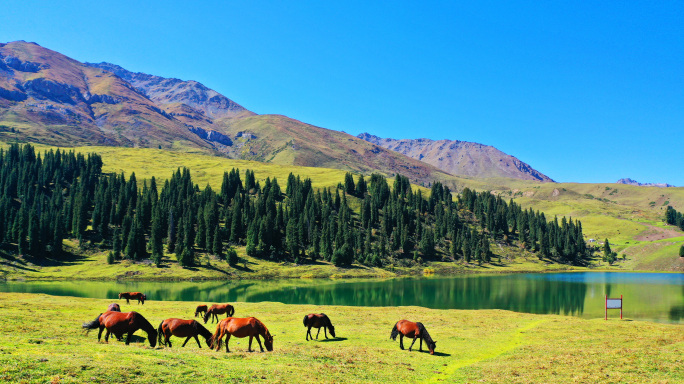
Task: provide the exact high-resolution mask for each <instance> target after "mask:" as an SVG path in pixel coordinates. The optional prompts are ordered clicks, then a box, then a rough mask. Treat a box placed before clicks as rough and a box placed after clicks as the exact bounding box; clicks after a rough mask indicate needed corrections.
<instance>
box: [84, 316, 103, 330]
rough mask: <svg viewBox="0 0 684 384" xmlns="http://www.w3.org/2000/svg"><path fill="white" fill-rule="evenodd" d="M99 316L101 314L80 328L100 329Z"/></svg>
mask: <svg viewBox="0 0 684 384" xmlns="http://www.w3.org/2000/svg"><path fill="white" fill-rule="evenodd" d="M100 316H102V314H101V313H100V314H99V315H97V317H96V318H95V320H93V321H89V322H87V323H83V325H82V327H83V328H85V329H96V328H99V327H100Z"/></svg>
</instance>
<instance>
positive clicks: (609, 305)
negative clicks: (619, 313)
mask: <svg viewBox="0 0 684 384" xmlns="http://www.w3.org/2000/svg"><path fill="white" fill-rule="evenodd" d="M621 308H622V299H607V300H606V309H621Z"/></svg>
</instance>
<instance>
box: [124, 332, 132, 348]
mask: <svg viewBox="0 0 684 384" xmlns="http://www.w3.org/2000/svg"><path fill="white" fill-rule="evenodd" d="M131 337H133V332H128V337H126V345H128V344H130V343H131Z"/></svg>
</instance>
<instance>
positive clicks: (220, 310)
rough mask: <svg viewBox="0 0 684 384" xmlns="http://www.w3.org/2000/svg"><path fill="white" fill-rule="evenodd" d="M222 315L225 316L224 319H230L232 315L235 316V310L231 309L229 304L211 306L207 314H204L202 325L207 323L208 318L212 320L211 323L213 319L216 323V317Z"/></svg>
mask: <svg viewBox="0 0 684 384" xmlns="http://www.w3.org/2000/svg"><path fill="white" fill-rule="evenodd" d="M224 313H225V314H226V317H231V316H233V314H235V308H233V306H232V305H230V304H213V305H212V306H211V307H209V309H208V310H207V313H205V314H204V324H206V323H207V321H209V317H211V318H212V323H213V319H216V322H218V321H219V318H218V315H222V314H224Z"/></svg>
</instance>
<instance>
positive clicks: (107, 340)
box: [105, 329, 111, 343]
mask: <svg viewBox="0 0 684 384" xmlns="http://www.w3.org/2000/svg"><path fill="white" fill-rule="evenodd" d="M110 333H111V332H109V329H108V330H107V333H105V343H109V334H110Z"/></svg>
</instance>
